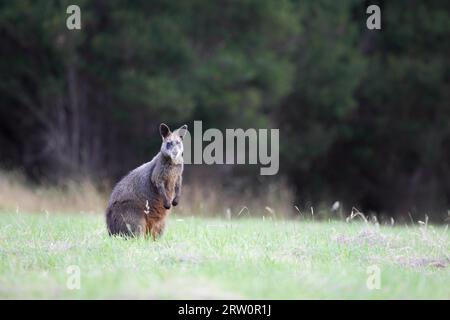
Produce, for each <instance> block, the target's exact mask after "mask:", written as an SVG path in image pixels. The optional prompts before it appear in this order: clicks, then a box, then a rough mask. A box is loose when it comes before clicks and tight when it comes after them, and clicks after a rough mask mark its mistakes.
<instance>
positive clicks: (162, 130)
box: [159, 123, 170, 139]
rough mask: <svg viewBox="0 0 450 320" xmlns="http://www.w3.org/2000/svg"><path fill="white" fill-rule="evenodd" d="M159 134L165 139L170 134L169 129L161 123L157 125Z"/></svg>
mask: <svg viewBox="0 0 450 320" xmlns="http://www.w3.org/2000/svg"><path fill="white" fill-rule="evenodd" d="M159 133H160V134H161V137H163V139H164V138H166V137H167V136H168V135H169V134H170V129H169V127H168V126H167V125H166V124H165V123H161V124H160V125H159Z"/></svg>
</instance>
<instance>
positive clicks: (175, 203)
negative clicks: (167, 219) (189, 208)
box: [172, 199, 178, 207]
mask: <svg viewBox="0 0 450 320" xmlns="http://www.w3.org/2000/svg"><path fill="white" fill-rule="evenodd" d="M172 205H173V206H174V207H176V206H177V205H178V199H173V201H172Z"/></svg>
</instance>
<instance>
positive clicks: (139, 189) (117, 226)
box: [106, 123, 187, 239]
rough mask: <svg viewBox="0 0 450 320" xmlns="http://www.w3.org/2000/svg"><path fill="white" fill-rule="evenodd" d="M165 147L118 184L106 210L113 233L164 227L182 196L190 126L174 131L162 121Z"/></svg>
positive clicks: (148, 231) (138, 232)
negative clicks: (185, 139) (186, 135)
mask: <svg viewBox="0 0 450 320" xmlns="http://www.w3.org/2000/svg"><path fill="white" fill-rule="evenodd" d="M159 131H160V133H161V137H162V140H163V141H162V145H161V151H160V152H159V153H158V154H157V155H156V156H155V157H154V158H153V159H152V161H150V162H147V163H144V164H143V165H141V166H140V167H138V168H136V169H134V170H133V171H131V172H130V173H128V175H126V176H125V177H124V178H123V179H122V180H120V181H119V183H117V185H116V186H115V187H114V189H113V191H112V194H111V197H110V199H109V204H108V208H107V210H106V224H107V226H108V232H109V234H110V235H125V236H139V235H149V234H150V235H151V236H152V237H153V239H156V238H157V237H158V236H160V235H161V234H162V232H163V231H164V227H165V224H166V217H167V215H168V213H169V211H168V210H169V209H170V207H171V206H176V205H177V204H178V202H179V200H180V193H181V182H182V181H181V180H182V173H183V142H182V140H183V137H184V135H185V134H186V132H187V126H186V125H184V126H182V127H181V128H179V129H177V130H175V131H174V132H171V131H170V129H169V127H168V126H167V125H165V124H164V123H162V124H161V125H160V127H159Z"/></svg>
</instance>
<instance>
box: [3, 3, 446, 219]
mask: <svg viewBox="0 0 450 320" xmlns="http://www.w3.org/2000/svg"><path fill="white" fill-rule="evenodd" d="M69 4H70V2H69V1H61V2H49V1H2V2H0V35H1V36H2V46H1V48H0V73H1V75H2V81H1V82H0V106H1V107H0V129H1V131H0V146H1V147H2V151H3V150H4V151H3V152H2V153H3V154H2V159H1V162H2V163H3V164H12V165H13V166H23V167H25V169H26V170H27V171H28V173H29V174H31V175H32V176H35V177H40V176H42V175H55V176H56V177H65V176H68V175H71V174H74V173H78V172H88V173H95V174H104V175H108V176H110V175H112V176H118V175H122V174H123V173H124V172H125V171H126V170H127V169H129V168H130V167H133V166H134V165H136V164H138V163H139V162H143V161H145V160H147V159H149V158H150V156H151V154H153V152H154V150H156V149H157V148H158V147H157V146H158V144H159V143H160V139H159V137H158V135H157V125H158V124H159V123H160V122H162V121H164V122H168V123H170V124H172V125H173V126H177V125H180V124H182V123H186V122H187V123H188V124H189V123H192V121H193V120H202V121H203V122H204V128H207V127H219V128H226V127H228V128H235V127H242V128H248V127H279V128H280V129H281V134H282V140H281V144H282V145H281V157H282V162H281V171H282V172H283V173H284V174H285V175H287V176H288V177H289V178H290V180H291V182H292V184H293V185H294V186H296V187H297V189H298V195H299V197H301V199H309V200H316V199H321V198H326V199H327V198H330V200H333V201H334V200H336V199H338V198H339V199H341V200H345V201H346V202H347V203H349V206H351V205H353V204H355V205H361V206H362V207H361V208H362V209H375V210H379V211H384V210H387V211H390V212H393V211H395V212H401V213H403V214H404V213H406V212H407V211H410V210H413V211H414V210H416V211H417V212H420V211H421V210H431V209H432V210H433V211H435V212H443V209H445V208H447V207H448V206H449V205H450V200H449V199H450V183H449V182H448V181H450V165H449V163H450V151H449V150H450V112H449V92H450V91H449V90H448V89H449V82H448V79H449V64H448V56H449V53H450V48H449V41H448V39H449V30H450V28H449V21H450V19H449V8H448V5H443V4H442V3H441V2H438V1H427V2H420V3H419V2H416V1H410V2H408V3H406V2H382V5H381V7H382V30H379V31H369V30H367V29H366V27H365V22H366V18H367V15H366V13H365V9H366V6H365V3H364V2H361V1H356V0H348V1H331V0H320V1H317V0H316V1H312V0H310V1H301V2H299V1H293V0H291V1H290V0H283V1H274V0H248V1H200V0H187V1H163V0H158V1H156V0H155V1H133V2H128V1H121V0H112V1H95V2H94V1H79V2H78V4H79V6H80V7H81V13H82V30H80V31H70V30H67V28H66V26H65V19H66V18H67V14H66V7H67V6H68V5H69ZM119 155H120V156H119ZM240 172H241V173H242V171H240ZM248 172H249V174H250V173H251V172H252V171H250V170H249V171H248ZM331 198H332V199H331Z"/></svg>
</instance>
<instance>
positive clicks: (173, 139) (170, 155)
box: [159, 123, 187, 164]
mask: <svg viewBox="0 0 450 320" xmlns="http://www.w3.org/2000/svg"><path fill="white" fill-rule="evenodd" d="M159 132H160V133H161V137H162V144H161V154H162V155H163V156H164V157H165V158H167V159H170V160H171V162H172V163H174V164H180V163H183V137H184V136H185V135H186V132H187V125H184V126H181V127H180V128H178V129H177V130H175V131H174V132H172V131H170V129H169V127H168V126H167V125H166V124H164V123H161V125H160V126H159Z"/></svg>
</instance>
